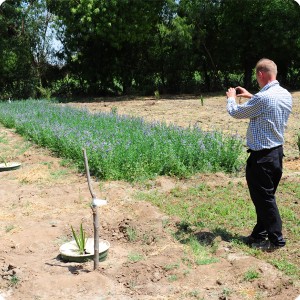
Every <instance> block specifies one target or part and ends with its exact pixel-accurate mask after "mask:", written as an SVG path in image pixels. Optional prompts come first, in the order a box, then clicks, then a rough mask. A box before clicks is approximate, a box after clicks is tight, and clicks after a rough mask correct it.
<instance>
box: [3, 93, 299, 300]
mask: <svg viewBox="0 0 300 300" xmlns="http://www.w3.org/2000/svg"><path fill="white" fill-rule="evenodd" d="M299 100H300V93H294V110H293V114H292V115H291V117H290V120H289V124H288V128H287V132H286V145H285V154H286V158H285V164H284V177H283V179H282V180H293V181H296V182H299V178H300V177H299V174H300V159H299V151H298V148H297V145H296V141H297V133H298V132H299V131H300V130H299V115H300V104H299ZM70 105H73V106H77V107H86V108H88V109H89V110H91V111H92V112H96V111H107V112H109V111H111V109H117V111H118V113H119V114H129V115H135V116H141V117H143V118H145V119H146V120H148V121H155V120H159V121H165V122H167V123H174V124H177V125H179V126H190V125H191V126H193V125H194V124H196V123H197V124H198V125H199V126H201V127H202V128H203V129H205V130H213V129H220V130H223V131H227V132H232V133H235V132H236V131H237V132H238V133H239V134H240V135H241V136H245V132H246V127H247V120H235V119H232V118H230V117H229V116H228V115H227V113H226V107H225V97H223V96H206V97H204V105H203V106H202V105H201V102H200V100H199V98H197V97H191V96H181V97H177V98H174V97H173V98H172V99H170V98H162V99H159V100H156V99H154V98H143V99H134V100H130V99H122V101H107V99H96V100H95V101H94V102H89V103H73V104H70ZM0 155H2V156H5V157H7V158H9V159H10V160H13V161H18V162H21V163H22V165H21V168H20V169H17V170H13V171H5V172H0V238H1V247H0V275H1V276H0V299H1V297H2V298H3V299H36V300H38V299H88V300H90V299H91V300H93V299H95V300H96V299H122V300H123V299H124V300H126V299H205V300H215V299H232V300H239V299H241V300H242V299H275V300H279V299H280V300H294V299H296V297H297V296H298V295H300V281H299V280H291V278H289V277H287V276H286V275H284V274H283V273H282V272H280V271H279V270H278V269H276V268H275V267H273V266H272V265H271V264H269V263H267V262H266V261H267V259H266V260H264V261H263V260H259V259H257V258H255V257H253V256H250V255H248V254H246V253H244V252H242V251H241V250H237V249H236V248H235V247H234V246H232V245H231V244H230V243H228V242H226V241H223V240H222V239H220V237H215V238H216V239H217V240H218V241H217V242H218V243H217V245H218V249H217V251H216V258H217V259H218V261H217V262H215V263H212V264H209V265H202V266H199V265H197V264H194V263H190V264H187V263H183V261H182V258H183V257H186V256H187V255H188V249H187V248H186V246H185V245H182V244H180V243H179V242H178V241H176V240H175V239H174V238H173V237H172V235H171V234H170V232H172V231H175V230H176V222H177V221H178V219H176V218H171V217H169V216H166V215H164V214H163V213H162V212H160V211H159V209H158V208H156V207H154V206H153V205H151V204H149V203H147V202H143V201H136V200H135V193H136V192H138V191H139V190H143V187H142V186H139V185H133V184H129V183H126V182H120V181H110V182H97V180H96V179H93V187H94V191H95V193H96V195H97V196H98V198H105V199H107V200H108V201H109V204H108V205H107V206H105V207H102V208H101V209H100V235H101V238H103V239H105V240H108V241H109V242H110V244H111V247H110V249H109V254H108V257H107V259H106V260H105V261H104V262H101V263H100V268H99V269H98V270H96V271H93V262H92V261H90V262H86V263H65V262H63V261H62V260H61V259H60V257H59V246H60V245H62V244H63V243H65V242H67V241H70V240H71V239H72V236H71V230H70V226H71V225H73V226H74V227H75V228H79V225H80V223H83V224H84V226H85V228H86V230H87V232H88V235H89V236H93V232H92V229H93V224H92V211H91V209H90V207H89V204H90V201H91V196H90V193H89V190H88V186H87V181H86V177H85V175H84V174H79V173H77V172H76V170H74V169H72V168H70V167H67V166H63V165H64V164H63V162H64V161H63V160H61V159H59V158H56V157H54V156H53V155H52V154H51V153H50V152H48V151H47V150H45V149H41V148H38V147H37V146H34V145H32V144H30V143H28V142H26V141H25V140H24V139H23V138H22V137H20V136H18V135H17V134H16V133H15V132H14V130H10V129H5V128H3V127H0ZM241 176H242V175H241ZM203 180H206V181H208V182H210V183H212V184H216V185H217V184H221V183H223V182H224V181H229V180H232V178H229V177H228V176H227V175H225V174H215V175H209V174H203V175H199V176H197V177H196V178H191V179H190V180H184V181H180V180H177V179H176V178H167V177H160V178H157V179H156V180H154V181H153V182H152V188H153V189H157V190H159V191H162V192H165V193H168V192H169V191H170V190H171V189H173V188H174V187H176V186H181V187H182V186H185V185H186V186H192V185H197V184H199V182H200V181H203ZM239 180H241V181H243V180H244V178H243V177H241V178H239ZM298 200H299V199H298ZM298 203H299V201H298ZM131 228H134V229H135V232H136V237H135V238H134V239H133V238H132V237H130V236H129V234H128V233H129V232H130V231H129V230H128V229H131ZM249 230H250V229H249ZM248 233H249V232H248ZM241 234H242V233H241ZM243 234H247V233H243ZM198 235H199V236H201V237H203V238H206V237H207V236H209V235H210V233H209V232H207V231H203V232H198ZM294 250H295V249H294ZM298 250H299V248H298ZM280 251H283V252H282V255H288V251H291V249H289V248H288V247H286V249H281V250H280ZM296 251H297V250H296ZM266 255H268V254H266ZM137 257H138V259H136V260H135V259H134V258H137ZM299 257H300V254H299ZM253 268H255V269H256V270H259V277H258V278H256V279H253V280H251V281H249V280H244V279H243V278H244V274H245V273H246V272H247V271H249V270H251V269H253Z"/></svg>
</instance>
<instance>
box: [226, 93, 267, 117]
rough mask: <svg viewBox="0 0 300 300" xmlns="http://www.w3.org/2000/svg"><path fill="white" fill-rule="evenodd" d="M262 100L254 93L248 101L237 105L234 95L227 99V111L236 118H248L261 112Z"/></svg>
mask: <svg viewBox="0 0 300 300" xmlns="http://www.w3.org/2000/svg"><path fill="white" fill-rule="evenodd" d="M262 105H263V103H262V101H261V99H260V98H259V97H257V96H256V95H254V96H253V97H252V98H251V99H250V100H249V101H247V102H245V103H244V104H241V105H238V104H237V103H236V101H235V98H234V97H229V98H228V99H227V111H228V113H229V114H230V115H231V116H232V117H234V118H236V119H248V118H255V117H257V116H259V115H260V114H261V112H262Z"/></svg>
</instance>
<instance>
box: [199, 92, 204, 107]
mask: <svg viewBox="0 0 300 300" xmlns="http://www.w3.org/2000/svg"><path fill="white" fill-rule="evenodd" d="M200 102H201V106H203V105H204V98H203V96H202V95H201V96H200Z"/></svg>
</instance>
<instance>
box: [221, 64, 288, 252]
mask: <svg viewBox="0 0 300 300" xmlns="http://www.w3.org/2000/svg"><path fill="white" fill-rule="evenodd" d="M255 69H256V79H257V82H258V84H259V86H260V88H261V90H260V91H259V92H258V93H257V94H255V95H252V94H251V93H249V92H248V91H247V90H246V89H244V88H242V87H237V88H235V89H234V88H229V89H228V91H227V92H226V95H227V111H228V113H229V114H230V115H231V116H232V117H234V118H236V119H244V118H249V119H250V123H249V126H248V130H247V147H248V152H249V153H250V156H249V158H248V160H247V166H246V180H247V184H248V188H249V192H250V196H251V199H252V201H253V204H254V206H255V210H256V215H257V223H256V225H255V226H254V228H253V231H252V233H251V235H250V236H248V237H246V238H245V240H244V242H245V243H246V244H248V245H249V246H251V247H253V248H258V249H261V250H264V251H272V250H275V249H277V248H280V247H284V246H285V240H284V238H283V236H282V221H281V217H280V214H279V211H278V207H277V204H276V198H275V192H276V189H277V186H278V184H279V181H280V179H281V175H282V157H283V149H282V145H283V143H284V130H285V127H286V123H287V120H288V117H289V115H290V112H291V110H292V96H291V94H290V93H289V92H288V91H287V90H286V89H284V88H282V87H281V86H280V85H279V82H278V81H277V80H276V76H277V66H276V64H275V63H274V62H273V61H272V60H269V59H266V58H263V59H261V60H259V61H258V63H257V64H256V67H255ZM237 93H238V94H239V95H238V96H239V97H245V98H249V100H248V101H247V102H246V103H244V104H242V105H237V103H236V95H237Z"/></svg>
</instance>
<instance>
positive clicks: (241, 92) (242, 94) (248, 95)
mask: <svg viewBox="0 0 300 300" xmlns="http://www.w3.org/2000/svg"><path fill="white" fill-rule="evenodd" d="M235 90H236V91H238V92H239V94H238V97H244V98H252V97H253V95H252V94H251V93H249V92H248V91H247V90H246V89H245V88H243V87H241V86H237V87H236V88H235ZM227 97H228V96H227Z"/></svg>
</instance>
